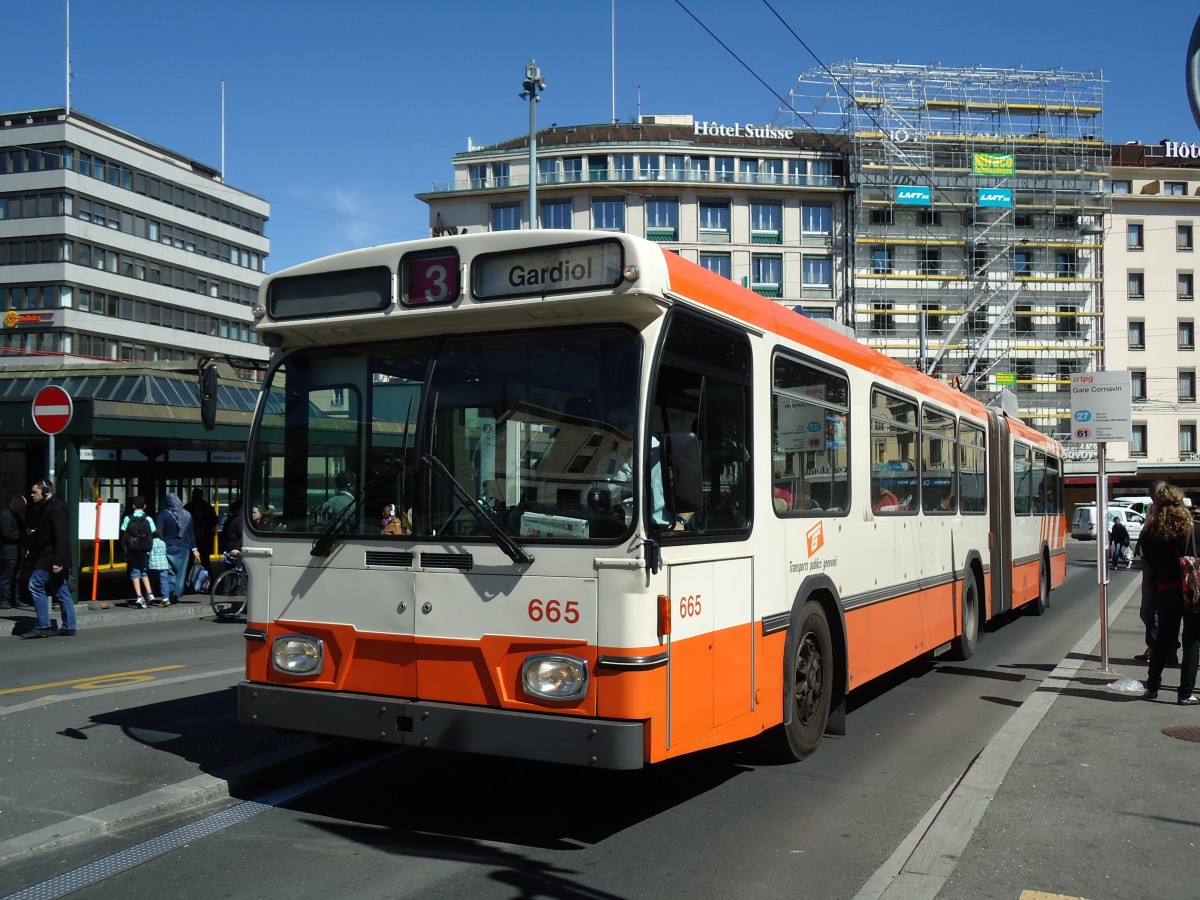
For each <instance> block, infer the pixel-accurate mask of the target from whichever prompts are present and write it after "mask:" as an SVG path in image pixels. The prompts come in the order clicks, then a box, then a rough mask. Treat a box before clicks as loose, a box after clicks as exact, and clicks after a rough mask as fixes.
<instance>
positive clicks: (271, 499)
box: [247, 326, 641, 552]
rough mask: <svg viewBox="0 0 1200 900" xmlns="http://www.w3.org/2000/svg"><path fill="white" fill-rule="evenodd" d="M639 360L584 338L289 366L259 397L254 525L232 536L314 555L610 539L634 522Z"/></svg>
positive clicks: (578, 331)
mask: <svg viewBox="0 0 1200 900" xmlns="http://www.w3.org/2000/svg"><path fill="white" fill-rule="evenodd" d="M640 347H641V345H640V341H639V338H638V336H637V334H636V333H635V332H634V331H632V330H630V329H626V328H620V327H616V326H587V327H575V328H571V329H553V330H539V331H527V332H503V333H489V334H476V335H455V336H444V337H434V338H421V339H410V340H395V341H382V342H378V343H373V344H360V345H349V346H337V347H322V348H311V349H304V350H299V351H297V352H294V353H292V354H290V355H288V356H286V357H285V358H284V359H283V361H282V362H281V364H280V365H279V366H278V367H277V368H276V369H275V370H274V371H273V372H272V373H271V376H270V379H269V381H268V382H267V384H266V385H265V386H264V392H265V395H264V397H263V404H262V408H261V411H260V419H259V421H258V422H257V424H256V426H255V430H254V433H253V435H252V436H251V441H250V446H249V451H248V452H249V467H248V472H249V474H248V484H247V507H250V506H251V505H253V506H257V507H258V508H259V510H261V511H262V513H263V514H262V516H261V518H259V519H258V521H257V522H255V521H252V520H250V519H247V522H248V524H249V525H250V527H251V528H252V529H253V530H257V531H263V532H265V531H272V530H278V531H286V532H288V533H289V534H310V535H313V536H317V535H324V537H323V538H322V540H328V539H330V538H332V539H342V538H345V537H356V538H358V537H368V536H374V537H377V538H378V539H379V540H381V541H387V540H395V539H396V537H397V536H398V535H404V536H410V537H412V538H416V539H419V538H422V537H429V538H434V537H437V538H454V539H462V538H478V539H479V540H481V541H491V540H496V541H497V542H500V543H502V542H503V540H504V538H505V537H506V536H511V537H513V538H517V539H523V540H534V541H541V540H549V541H589V540H590V541H596V540H603V541H610V542H611V541H614V540H617V539H619V538H621V537H622V536H624V535H626V534H627V533H628V532H629V531H630V529H631V528H632V525H633V517H634V514H635V507H634V490H633V485H634V484H635V483H636V481H635V478H636V469H635V463H636V457H637V453H636V452H635V447H636V441H635V440H634V424H633V423H634V421H635V416H634V413H635V411H636V409H637V385H638V383H639V377H640V356H641V349H640ZM481 513H484V514H486V516H487V518H488V519H490V520H491V521H490V522H488V521H487V519H485V518H484V516H483V515H481ZM497 529H498V530H499V531H500V532H502V534H499V535H497ZM385 532H386V533H385ZM314 552H315V551H314Z"/></svg>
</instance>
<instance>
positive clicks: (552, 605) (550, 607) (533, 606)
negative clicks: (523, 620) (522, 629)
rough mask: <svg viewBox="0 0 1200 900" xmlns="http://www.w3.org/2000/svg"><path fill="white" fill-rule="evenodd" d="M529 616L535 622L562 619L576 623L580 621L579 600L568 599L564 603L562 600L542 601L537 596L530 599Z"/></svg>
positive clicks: (569, 622) (572, 623)
mask: <svg viewBox="0 0 1200 900" xmlns="http://www.w3.org/2000/svg"><path fill="white" fill-rule="evenodd" d="M529 618H530V619H531V620H532V621H534V622H540V621H542V619H545V620H546V621H547V622H558V621H560V620H561V621H563V622H566V623H567V624H568V625H574V624H575V623H576V622H578V621H579V601H578V600H568V601H567V602H566V603H563V602H562V601H561V600H546V601H542V600H539V599H537V598H536V597H535V598H534V599H532V600H530V601H529Z"/></svg>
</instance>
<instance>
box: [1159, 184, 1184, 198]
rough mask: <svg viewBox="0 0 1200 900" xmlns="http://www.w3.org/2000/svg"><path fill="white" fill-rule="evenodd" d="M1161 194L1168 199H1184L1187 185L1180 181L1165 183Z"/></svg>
mask: <svg viewBox="0 0 1200 900" xmlns="http://www.w3.org/2000/svg"><path fill="white" fill-rule="evenodd" d="M1163 193H1164V194H1165V195H1166V196H1168V197H1186V196H1187V185H1186V184H1185V183H1184V182H1182V181H1165V182H1163Z"/></svg>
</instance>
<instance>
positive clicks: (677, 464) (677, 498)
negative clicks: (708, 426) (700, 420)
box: [663, 431, 704, 513]
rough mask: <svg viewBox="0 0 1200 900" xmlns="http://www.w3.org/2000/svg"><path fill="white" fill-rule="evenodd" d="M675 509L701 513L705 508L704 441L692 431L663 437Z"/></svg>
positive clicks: (683, 511)
mask: <svg viewBox="0 0 1200 900" xmlns="http://www.w3.org/2000/svg"><path fill="white" fill-rule="evenodd" d="M663 460H664V461H665V462H666V467H667V478H668V484H669V490H670V492H671V509H672V510H674V511H675V512H676V513H685V512H698V511H699V510H700V509H702V508H703V507H704V481H703V479H702V477H701V470H700V440H699V439H698V438H697V437H696V435H695V434H693V433H692V432H690V431H671V432H668V433H667V434H665V435H663Z"/></svg>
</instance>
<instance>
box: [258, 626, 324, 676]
mask: <svg viewBox="0 0 1200 900" xmlns="http://www.w3.org/2000/svg"><path fill="white" fill-rule="evenodd" d="M271 663H272V664H273V665H274V666H275V668H276V669H277V670H279V671H280V672H286V673H287V674H288V675H315V674H317V673H318V672H320V671H321V667H322V666H324V665H325V642H324V641H322V640H320V639H319V638H315V637H309V636H308V635H306V634H289V635H288V636H287V637H279V638H275V643H274V644H272V645H271Z"/></svg>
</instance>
